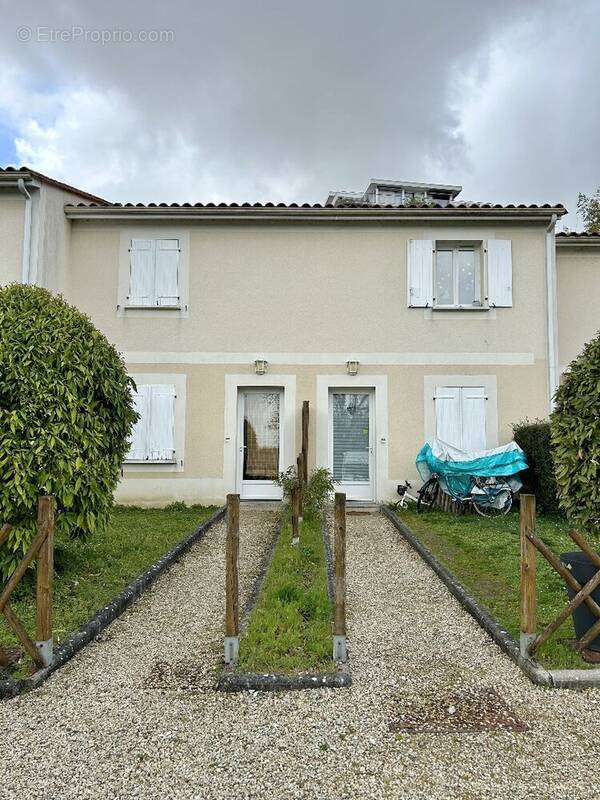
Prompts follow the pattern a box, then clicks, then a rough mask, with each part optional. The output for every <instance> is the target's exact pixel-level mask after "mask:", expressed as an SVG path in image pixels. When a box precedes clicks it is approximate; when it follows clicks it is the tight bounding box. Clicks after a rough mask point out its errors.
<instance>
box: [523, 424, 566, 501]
mask: <svg viewBox="0 0 600 800" xmlns="http://www.w3.org/2000/svg"><path fill="white" fill-rule="evenodd" d="M513 434H514V438H515V442H516V443H517V444H518V445H519V447H521V448H522V449H523V450H524V451H525V455H526V456H527V461H528V463H529V469H528V470H527V471H526V472H524V473H523V475H522V476H521V477H522V480H523V491H527V492H531V493H532V494H534V495H535V496H536V499H537V506H538V508H539V510H540V511H543V512H545V513H550V514H555V513H557V512H559V511H560V507H559V504H558V487H557V485H556V477H555V475H554V460H553V457H552V442H551V440H550V422H549V421H548V420H541V419H536V420H528V419H525V420H523V421H522V422H517V423H516V424H515V425H513Z"/></svg>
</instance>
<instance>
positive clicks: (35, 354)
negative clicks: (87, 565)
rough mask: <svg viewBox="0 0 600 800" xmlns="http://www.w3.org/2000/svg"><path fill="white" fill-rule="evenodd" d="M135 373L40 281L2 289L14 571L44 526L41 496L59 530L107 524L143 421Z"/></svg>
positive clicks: (1, 423)
mask: <svg viewBox="0 0 600 800" xmlns="http://www.w3.org/2000/svg"><path fill="white" fill-rule="evenodd" d="M132 387H133V381H132V380H131V378H129V377H128V375H127V372H126V370H125V365H124V363H123V360H122V359H121V357H120V355H119V353H118V352H117V351H116V350H115V348H114V347H113V346H112V345H111V344H110V342H108V340H107V339H106V338H105V337H104V336H103V335H102V334H101V333H100V331H98V330H96V328H95V327H94V325H93V324H92V322H91V321H90V319H89V318H88V317H86V316H85V315H84V314H82V313H81V312H80V311H78V310H77V309H76V308H73V307H72V306H70V305H68V303H66V302H65V300H64V299H63V298H62V297H60V296H57V295H53V294H51V293H50V292H49V291H47V290H46V289H40V288H39V287H37V286H23V285H21V284H14V285H10V286H5V287H3V288H1V289H0V472H1V474H2V482H1V483H0V524H2V523H4V522H9V523H12V525H13V526H14V529H13V531H12V532H11V535H10V537H9V539H8V542H7V543H6V544H5V545H3V547H2V548H0V574H3V575H5V576H6V575H8V574H10V573H11V572H12V571H13V570H14V568H15V566H16V564H17V563H18V561H19V560H20V558H21V556H22V555H23V553H24V552H25V551H26V550H27V548H28V546H29V544H30V542H31V539H32V537H33V535H34V532H35V529H36V509H37V500H38V496H39V495H40V494H51V495H54V496H55V497H56V503H57V515H56V532H57V534H60V533H61V532H66V533H69V534H71V535H76V536H82V535H85V534H88V533H95V532H100V531H102V530H103V529H104V528H105V527H106V524H107V522H108V519H109V514H110V511H111V508H112V501H113V491H114V489H115V487H116V485H117V482H118V480H119V476H120V473H121V465H122V463H123V459H124V457H125V455H126V453H127V450H128V448H129V444H128V440H129V436H130V434H131V429H132V427H133V424H134V422H135V421H136V419H137V414H136V412H135V410H134V408H133V399H132Z"/></svg>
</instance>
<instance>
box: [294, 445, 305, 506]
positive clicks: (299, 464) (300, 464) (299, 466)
mask: <svg viewBox="0 0 600 800" xmlns="http://www.w3.org/2000/svg"><path fill="white" fill-rule="evenodd" d="M296 473H297V475H298V485H299V487H300V492H299V501H298V516H299V517H300V519H302V511H303V503H302V491H303V489H304V481H303V479H302V476H303V475H304V458H303V456H302V453H300V454H299V456H298V458H297V459H296Z"/></svg>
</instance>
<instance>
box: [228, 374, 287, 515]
mask: <svg viewBox="0 0 600 800" xmlns="http://www.w3.org/2000/svg"><path fill="white" fill-rule="evenodd" d="M282 411H283V392H282V391H281V389H271V388H269V387H264V388H260V389H258V388H257V389H254V388H253V389H240V390H239V392H238V434H237V441H238V459H237V484H238V491H239V494H240V496H241V497H242V499H246V500H280V499H281V496H282V492H281V488H280V487H279V486H277V485H276V484H275V483H274V480H275V479H276V478H277V476H278V474H279V473H280V472H281V471H282V469H283V467H282V449H283V448H282V446H281V445H282V442H281V431H282V426H281V420H282V418H283V414H282Z"/></svg>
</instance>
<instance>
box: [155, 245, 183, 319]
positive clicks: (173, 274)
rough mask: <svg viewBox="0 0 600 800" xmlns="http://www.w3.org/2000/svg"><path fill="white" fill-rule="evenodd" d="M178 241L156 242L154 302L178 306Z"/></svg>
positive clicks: (160, 304) (161, 304)
mask: <svg viewBox="0 0 600 800" xmlns="http://www.w3.org/2000/svg"><path fill="white" fill-rule="evenodd" d="M178 271H179V239H157V240H156V302H157V304H158V305H159V306H176V305H179V289H178V277H177V276H178Z"/></svg>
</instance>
